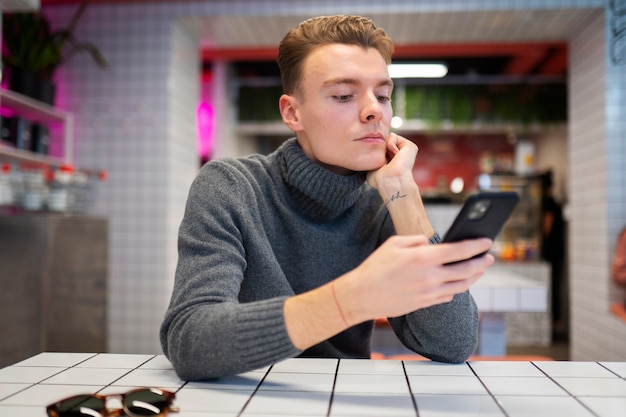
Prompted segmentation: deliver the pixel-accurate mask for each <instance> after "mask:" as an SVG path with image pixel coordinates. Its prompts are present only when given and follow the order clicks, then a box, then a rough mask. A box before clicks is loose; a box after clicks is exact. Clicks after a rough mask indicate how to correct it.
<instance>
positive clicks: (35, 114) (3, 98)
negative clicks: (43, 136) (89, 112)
mask: <svg viewBox="0 0 626 417" xmlns="http://www.w3.org/2000/svg"><path fill="white" fill-rule="evenodd" d="M0 106H1V107H3V108H5V109H10V110H11V111H12V112H14V113H15V115H16V116H22V117H25V118H27V119H28V120H31V121H33V122H36V123H54V122H61V123H65V122H66V121H67V119H68V118H71V116H72V115H71V114H70V113H68V112H65V111H62V110H58V109H56V108H54V107H52V106H50V105H49V104H46V103H42V102H40V101H38V100H35V99H33V98H30V97H27V96H24V95H22V94H19V93H16V92H14V91H11V90H4V89H0Z"/></svg>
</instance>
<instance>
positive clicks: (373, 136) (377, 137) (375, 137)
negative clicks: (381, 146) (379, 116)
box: [357, 133, 385, 142]
mask: <svg viewBox="0 0 626 417" xmlns="http://www.w3.org/2000/svg"><path fill="white" fill-rule="evenodd" d="M357 140H359V141H366V142H369V141H372V142H380V141H383V142H384V141H385V136H384V135H383V134H382V133H368V134H367V135H365V136H363V137H360V138H359V139H357Z"/></svg>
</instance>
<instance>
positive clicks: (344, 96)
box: [333, 94, 352, 102]
mask: <svg viewBox="0 0 626 417" xmlns="http://www.w3.org/2000/svg"><path fill="white" fill-rule="evenodd" d="M333 97H334V98H335V99H336V100H337V101H339V102H346V101H348V100H350V99H351V98H352V95H350V94H342V95H339V96H333Z"/></svg>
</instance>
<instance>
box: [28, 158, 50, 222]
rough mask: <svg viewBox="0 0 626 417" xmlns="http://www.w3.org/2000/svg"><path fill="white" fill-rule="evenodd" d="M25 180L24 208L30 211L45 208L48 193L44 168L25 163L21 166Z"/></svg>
mask: <svg viewBox="0 0 626 417" xmlns="http://www.w3.org/2000/svg"><path fill="white" fill-rule="evenodd" d="M21 172H22V178H23V182H24V196H23V198H22V208H23V209H24V210H28V211H40V210H43V208H44V204H45V202H46V197H47V194H48V187H47V185H46V177H45V172H44V170H43V168H41V167H37V166H28V165H23V166H22V167H21Z"/></svg>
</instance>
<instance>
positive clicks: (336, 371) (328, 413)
mask: <svg viewBox="0 0 626 417" xmlns="http://www.w3.org/2000/svg"><path fill="white" fill-rule="evenodd" d="M340 363H341V359H339V358H338V359H337V366H336V367H335V377H334V378H333V388H332V391H331V392H330V398H329V400H328V411H327V412H326V417H330V411H331V409H332V407H333V401H334V400H335V386H336V385H337V376H338V375H339V364H340Z"/></svg>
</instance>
